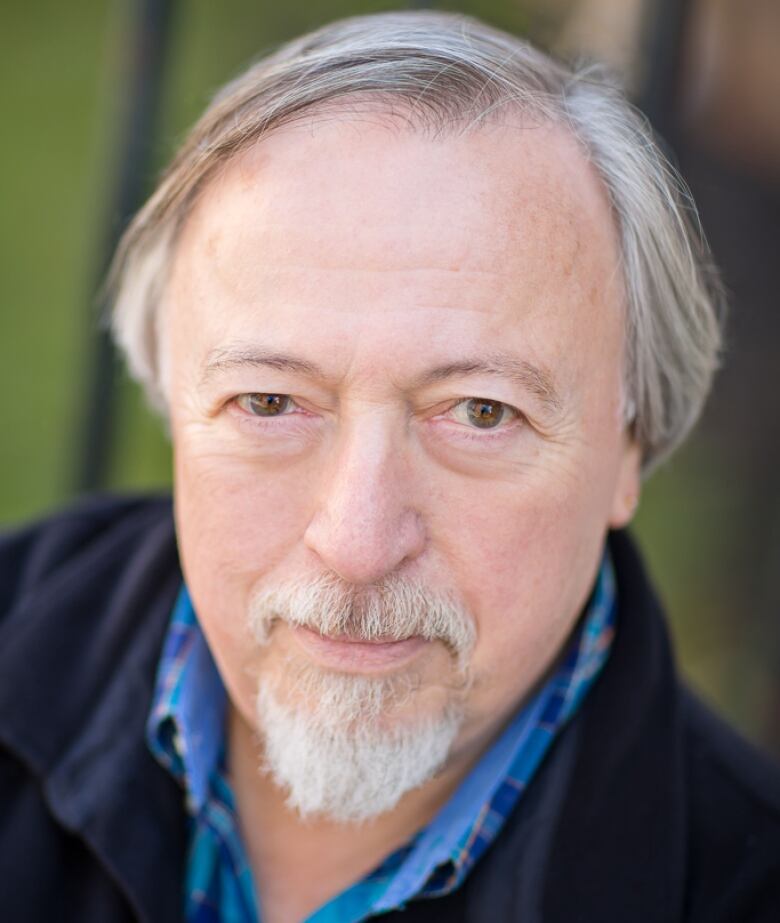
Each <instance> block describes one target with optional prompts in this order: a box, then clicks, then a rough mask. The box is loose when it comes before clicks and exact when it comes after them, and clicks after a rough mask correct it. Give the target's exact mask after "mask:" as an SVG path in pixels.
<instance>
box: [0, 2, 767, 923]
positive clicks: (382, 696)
mask: <svg viewBox="0 0 780 923" xmlns="http://www.w3.org/2000/svg"><path fill="white" fill-rule="evenodd" d="M688 209H689V203H687V201H686V199H685V197H684V196H683V195H682V194H681V193H680V191H679V187H678V185H677V183H676V180H675V179H674V177H673V175H672V174H671V172H670V170H669V168H668V166H667V165H666V164H665V162H664V161H663V158H662V157H661V155H660V154H659V152H658V150H657V148H656V147H655V146H654V144H653V142H652V141H651V139H650V138H649V136H648V134H647V130H646V129H645V127H644V126H643V125H642V123H641V121H640V120H639V119H638V117H637V116H636V115H634V114H633V113H632V112H631V110H630V109H629V107H628V106H627V104H626V103H625V102H624V101H623V99H622V98H621V97H620V95H619V94H618V93H617V92H616V91H615V90H613V89H610V88H609V87H608V86H606V85H604V84H603V83H602V82H601V81H600V80H599V79H598V78H597V77H596V75H594V74H593V73H589V72H585V73H578V74H575V73H571V72H570V71H568V70H567V69H565V68H564V67H563V66H561V65H558V64H556V63H554V62H553V61H551V60H550V59H549V58H547V57H546V56H544V55H542V54H541V53H539V52H537V51H535V50H534V49H532V48H530V47H529V46H527V45H526V44H524V43H522V42H519V41H517V40H516V39H514V38H512V37H510V36H507V35H505V34H502V33H499V32H496V31H494V30H491V29H489V28H487V27H485V26H483V25H481V24H479V23H477V22H474V21H472V20H469V19H464V18H460V17H453V16H448V15H440V14H428V13H426V14H411V13H410V14H392V15H384V16H378V17H364V18H358V19H354V20H348V21H345V22H343V23H337V24H336V25H334V26H331V27H328V28H326V29H323V30H321V31H320V32H318V33H314V34H313V35H310V36H307V37H304V38H302V39H300V40H298V41H296V42H293V43H291V44H290V45H288V46H285V47H284V48H282V49H281V50H280V51H279V52H277V53H276V54H275V55H273V56H272V57H270V58H268V59H266V60H265V61H262V62H260V63H259V64H257V65H256V66H255V67H253V68H252V69H250V70H249V71H247V72H246V73H245V74H244V75H242V76H241V77H239V78H238V79H237V80H236V81H235V82H234V83H233V84H231V85H229V86H228V87H226V88H225V89H224V90H223V91H222V92H221V93H220V94H219V95H218V96H217V98H216V99H215V100H214V102H213V103H212V104H211V106H210V107H209V109H208V110H207V112H206V113H205V115H204V116H203V118H202V119H201V121H200V122H199V123H198V125H197V126H196V127H195V129H194V130H193V132H192V134H191V135H190V137H189V138H188V140H187V141H186V142H185V144H184V147H183V148H182V150H181V151H180V152H179V154H178V155H177V157H176V159H175V160H174V163H173V164H172V166H171V167H170V169H169V171H168V173H167V174H166V176H165V177H164V179H163V180H162V182H161V184H160V186H159V188H158V189H157V191H156V192H155V194H154V195H153V196H152V198H151V199H150V201H149V202H148V203H147V204H146V206H145V207H144V208H143V209H142V211H141V212H140V213H139V215H138V216H137V218H136V219H135V221H134V223H133V224H132V226H131V227H130V229H129V231H128V232H127V234H126V236H125V239H124V241H123V243H122V245H121V248H120V251H119V254H118V257H117V263H116V266H115V271H114V276H113V284H114V288H115V293H116V304H115V313H114V327H115V331H116V335H117V339H118V341H119V343H120V344H121V346H122V348H123V349H124V351H125V354H126V356H127V358H128V361H129V364H130V367H131V369H132V370H133V371H134V373H135V374H136V376H137V377H138V378H139V379H140V380H141V381H142V382H143V383H144V385H145V387H146V389H147V391H148V393H149V395H150V397H151V398H152V399H153V400H154V401H155V402H156V403H157V405H158V406H159V407H160V409H161V410H162V411H163V413H164V415H165V416H166V418H167V419H168V421H169V425H170V430H171V434H172V439H173V447H174V460H175V489H174V504H173V521H175V543H174V526H173V521H172V514H171V510H170V508H169V505H168V503H167V502H165V501H159V500H143V499H141V500H138V499H134V500H116V499H105V498H103V499H99V500H93V501H89V502H87V503H85V504H82V505H81V506H79V507H77V508H76V509H75V510H72V511H69V512H66V513H65V514H63V515H61V516H59V517H56V518H54V519H53V520H50V521H48V522H47V523H44V524H42V525H38V526H35V527H33V528H31V529H29V530H27V531H25V532H24V533H22V534H20V535H17V536H12V537H10V538H9V539H7V540H6V544H5V546H4V549H3V556H2V561H3V564H2V568H3V571H2V572H3V583H2V592H3V600H4V602H3V611H4V613H5V614H4V617H3V621H2V627H1V628H0V631H2V644H0V669H2V677H3V693H2V699H1V700H0V739H1V740H2V742H3V745H4V750H3V751H2V763H1V764H0V766H1V767H2V770H1V771H2V785H3V793H4V794H3V808H2V812H3V814H2V816H3V834H2V850H1V853H0V855H1V856H2V859H1V861H2V874H0V882H1V884H0V893H2V897H3V907H4V919H11V920H54V919H56V920H61V919H62V920H79V921H86V920H100V921H104V920H134V919H140V920H175V919H186V920H189V921H206V920H226V921H228V920H229V921H234V920H236V921H252V920H260V919H262V920H263V921H267V923H291V921H300V920H315V921H319V923H322V921H357V920H363V919H367V918H370V917H373V916H378V915H380V914H382V915H384V916H386V917H387V918H388V919H391V918H396V917H403V918H404V919H407V920H447V921H450V920H469V921H485V920H502V921H503V920H507V921H512V920H517V921H523V923H526V921H534V920H539V921H545V923H548V921H570V920H594V921H595V920H598V921H600V923H603V921H621V923H625V921H628V920H642V921H665V923H666V921H672V920H694V921H705V920H706V921H708V923H712V921H726V920H729V921H732V920H776V919H777V918H778V913H780V874H778V872H779V871H780V793H779V791H780V787H779V786H778V781H777V777H776V775H775V774H774V772H773V770H771V769H770V768H769V767H768V766H767V765H766V764H765V763H764V762H763V760H762V759H761V758H760V757H759V756H757V755H756V754H754V753H753V752H752V750H750V749H749V748H748V747H747V745H745V744H744V743H742V742H740V741H739V740H738V739H737V738H736V737H734V736H733V735H732V734H731V733H730V732H729V731H727V730H725V729H724V728H723V727H722V726H721V725H720V724H719V723H718V722H717V720H716V719H715V718H713V717H712V716H711V715H709V714H708V713H707V712H706V711H705V710H704V709H703V707H702V706H701V705H699V704H697V703H696V702H695V700H694V699H693V698H692V697H691V696H690V695H689V694H688V693H687V692H685V691H684V690H683V688H682V687H681V685H680V683H679V680H678V679H677V678H676V675H675V671H674V666H673V663H672V660H671V656H670V653H669V650H668V641H667V637H666V633H665V629H664V627H663V623H662V619H661V616H660V614H659V611H658V606H657V603H656V602H655V599H654V596H653V593H652V591H651V589H650V588H649V586H648V584H647V582H646V579H645V577H644V576H643V573H642V568H641V565H640V563H639V561H638V558H637V556H636V552H635V551H634V550H633V549H632V546H631V543H630V541H629V539H628V538H627V537H626V536H625V535H624V534H623V533H622V532H621V531H620V530H622V529H623V527H625V526H626V525H627V524H628V522H629V521H630V519H631V516H632V513H633V511H634V509H635V506H636V503H637V499H638V495H639V490H640V479H641V476H642V473H643V472H647V471H648V470H649V469H650V468H651V467H652V466H653V465H654V464H656V463H657V462H658V461H659V460H660V459H661V458H663V457H664V456H666V455H667V454H668V453H669V452H670V451H671V450H672V449H673V448H674V447H675V446H676V445H677V444H678V443H679V442H680V441H681V440H682V439H683V438H684V436H685V434H686V433H687V432H688V430H689V429H690V427H691V425H692V424H693V422H694V420H695V419H696V417H697V415H698V413H699V410H700V408H701V405H702V402H703V400H704V398H705V395H706V392H707V390H708V387H709V384H710V379H711V377H712V373H713V370H714V367H715V365H716V361H717V353H718V347H719V333H718V323H717V318H716V313H717V312H716V308H717V304H716V303H717V288H716V286H715V284H714V283H713V281H712V279H711V276H710V273H709V270H708V269H707V265H706V252H705V250H704V248H703V244H702V242H701V241H700V240H699V239H698V238H697V237H696V236H695V233H694V231H693V230H692V229H691V227H690V224H689V222H688V221H687V220H686V212H687V210H688ZM610 532H611V534H610V535H609V537H608V533H610ZM176 546H178V551H177V547H176Z"/></svg>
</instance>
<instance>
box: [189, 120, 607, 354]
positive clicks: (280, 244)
mask: <svg viewBox="0 0 780 923" xmlns="http://www.w3.org/2000/svg"><path fill="white" fill-rule="evenodd" d="M617 262H618V257H617V242H616V237H615V229H614V225H613V220H612V216H611V213H610V209H609V205H608V202H607V200H606V196H605V193H604V191H603V189H602V187H601V184H600V182H599V181H598V179H597V177H596V175H595V172H594V171H593V170H592V168H591V166H590V165H589V164H588V162H587V160H586V158H585V157H584V156H583V153H582V151H581V150H580V147H579V145H578V144H577V142H576V141H575V140H574V138H573V137H571V136H570V134H569V133H568V132H566V131H565V130H563V129H562V128H560V127H556V126H550V125H538V124H531V125H527V124H526V125H523V124H521V123H519V122H518V123H517V124H505V125H495V126H488V127H485V128H482V129H480V130H476V131H471V132H467V133H461V134H458V135H454V134H453V135H450V136H447V135H443V136H439V137H436V138H431V137H429V136H426V135H424V134H422V133H418V132H414V131H410V130H400V129H399V128H398V127H397V126H394V125H390V124H387V123H386V122H385V123H383V122H381V121H380V120H379V119H378V118H377V119H374V120H372V119H371V118H370V117H364V118H361V119H360V120H354V119H353V120H350V119H348V118H346V117H339V118H336V117H333V118H328V119H322V120H315V121H312V122H309V123H305V124H300V125H296V126H293V127H288V128H284V129H282V130H280V131H278V132H277V133H275V134H273V135H272V136H270V137H268V138H266V139H263V141H262V142H260V143H258V144H257V145H256V146H254V147H253V148H252V149H251V150H249V151H247V152H245V153H243V154H242V155H240V156H239V157H237V158H235V159H234V160H233V161H232V162H230V163H229V164H228V165H227V167H226V169H225V170H224V171H223V173H222V174H221V175H220V176H219V177H217V178H215V179H214V180H213V181H212V182H211V183H210V185H209V186H208V188H207V189H206V190H205V192H204V194H203V195H202V197H201V199H200V201H199V202H198V204H197V206H196V208H195V209H194V211H193V213H192V214H191V216H190V217H189V219H188V221H187V223H186V225H185V228H184V230H183V234H182V237H181V239H180V242H179V246H178V250H177V256H176V260H175V265H174V270H173V274H172V291H173V294H174V297H173V298H172V301H173V303H174V315H176V314H177V313H178V314H179V315H180V320H182V322H183V323H185V320H184V318H182V317H181V315H182V313H186V315H187V320H186V323H185V325H186V326H187V328H188V331H187V334H186V335H187V337H188V338H190V337H192V336H194V337H195V341H197V344H199V345H200V346H201V347H202V348H201V353H202V355H205V353H206V351H207V350H211V349H213V348H214V347H215V346H216V347H219V346H222V345H225V344H226V343H228V342H230V341H232V340H234V339H239V340H240V339H242V338H246V337H249V338H250V339H251V338H252V337H254V336H258V337H262V336H263V335H264V334H265V333H267V332H268V330H269V327H273V326H274V323H275V320H276V319H277V318H279V317H283V319H284V324H283V331H281V332H279V334H278V335H279V336H281V337H282V338H284V337H285V336H286V337H288V338H290V339H293V340H296V341H298V340H300V339H301V338H303V339H304V340H309V341H311V342H312V343H313V344H314V345H315V346H316V344H317V343H318V342H320V343H326V344H327V345H326V348H327V349H328V350H331V349H335V350H336V351H338V347H339V343H338V342H336V340H338V341H342V340H343V339H344V335H345V333H346V332H347V328H346V327H345V318H344V314H345V312H346V313H348V314H349V315H350V319H349V325H348V328H349V330H350V331H353V332H354V331H357V330H361V329H363V328H364V327H365V326H366V325H367V324H368V323H371V324H373V325H374V327H376V325H377V324H380V325H381V326H382V327H383V329H384V333H385V334H386V335H387V336H391V335H392V330H393V328H399V327H400V328H403V327H404V326H408V325H409V323H410V322H411V323H414V324H416V325H419V329H420V331H421V332H422V330H423V328H425V329H426V330H427V331H428V332H427V334H425V335H428V336H429V337H430V341H429V344H428V345H429V346H431V347H434V346H435V345H436V344H435V341H436V340H437V337H438V339H443V340H444V341H445V345H446V341H447V339H448V337H449V336H450V331H451V329H452V328H453V325H460V326H461V327H462V328H463V330H464V331H466V329H468V330H469V331H473V332H477V331H481V332H482V333H487V334H488V335H490V334H491V333H492V334H498V333H500V330H501V328H502V327H503V326H505V325H506V323H507V322H508V321H509V320H510V319H512V318H515V319H516V320H517V321H518V323H519V324H520V326H521V327H522V324H523V323H524V322H528V321H529V320H530V321H533V319H534V318H536V320H537V321H538V322H539V323H541V328H540V329H542V330H544V329H547V330H548V334H549V336H551V337H552V338H553V339H556V338H557V339H558V340H560V341H561V343H562V342H563V339H567V340H571V339H572V335H573V333H572V331H573V328H574V327H582V326H583V325H586V326H588V325H589V326H591V327H592V325H593V323H596V322H598V323H602V324H603V323H604V322H609V315H610V314H611V315H612V316H613V317H614V316H616V315H620V302H621V296H620V286H619V284H617V274H616V266H617ZM176 305H178V306H179V307H178V308H177V307H176ZM311 311H316V313H317V317H318V319H319V323H318V328H317V329H316V330H313V329H312V324H311V316H309V312H311ZM426 312H427V313H426ZM412 315H413V316H412ZM445 315H446V316H445ZM195 317H197V321H198V323H197V324H193V318H195ZM331 318H332V319H333V320H334V324H335V325H334V326H333V328H332V329H330V328H329V326H328V322H329V319H331ZM174 324H176V318H175V317H174ZM537 326H538V325H537ZM613 326H614V325H613ZM532 327H533V324H531V326H530V327H529V326H528V324H527V323H526V329H527V330H528V337H527V339H528V341H529V344H530V347H531V348H532V349H533V348H534V344H533V342H531V341H532V340H533V339H534V338H535V337H536V336H537V335H538V333H539V331H538V330H534V329H532ZM174 333H175V326H174ZM574 333H575V334H576V331H574ZM564 334H565V335H564ZM274 335H276V334H274ZM562 338H563V339H562ZM200 341H202V342H200ZM197 344H196V345H197ZM274 345H276V344H274ZM283 345H285V346H286V345H288V344H287V343H285V344H283ZM440 358H442V359H445V360H446V358H447V357H446V356H442V357H440Z"/></svg>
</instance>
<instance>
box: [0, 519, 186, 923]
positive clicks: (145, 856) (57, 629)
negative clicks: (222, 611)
mask: <svg viewBox="0 0 780 923" xmlns="http://www.w3.org/2000/svg"><path fill="white" fill-rule="evenodd" d="M123 512H124V511H123ZM62 528H65V527H64V526H63V527H62ZM49 540H50V541H51V540H52V538H51V536H50V537H49ZM70 550H71V554H70V556H69V557H68V559H67V560H66V561H65V562H64V563H62V564H60V565H59V566H57V567H54V568H53V569H49V571H48V573H47V575H46V576H45V577H42V579H41V581H40V582H36V584H35V585H33V586H32V587H31V588H28V589H27V590H25V591H24V592H23V594H22V596H21V598H19V599H18V601H17V603H16V605H15V606H14V607H13V609H12V610H11V612H10V613H9V615H8V616H7V617H6V618H5V619H4V621H3V624H2V628H0V675H2V676H3V679H4V682H3V684H2V687H1V688H0V739H1V740H2V741H3V742H4V743H5V744H6V745H7V746H8V747H9V748H10V749H11V750H12V751H14V752H15V753H16V754H17V755H18V757H19V758H20V759H21V760H22V761H23V762H24V763H25V764H26V765H27V766H28V768H29V769H30V771H31V772H32V773H34V774H35V775H36V776H37V777H38V778H39V779H40V780H41V783H42V785H43V789H44V794H45V797H46V800H47V803H48V805H49V808H50V810H51V811H52V813H53V814H54V816H55V817H56V818H57V819H58V820H59V822H60V823H61V824H62V825H63V826H64V827H65V828H66V829H67V830H70V831H73V832H75V833H78V834H80V835H81V836H82V837H83V839H84V840H85V841H86V842H87V844H88V845H89V846H90V848H91V849H92V850H93V852H94V854H95V855H96V857H97V858H98V860H99V861H100V862H101V863H102V864H103V865H104V866H105V867H106V868H107V870H108V872H109V875H110V876H111V877H112V878H113V879H114V880H115V881H116V883H117V884H118V886H119V887H120V889H121V890H122V891H123V892H124V894H125V896H126V897H127V899H128V900H129V902H130V903H131V905H132V906H133V907H134V909H135V911H136V913H137V915H138V917H139V919H141V920H152V919H155V920H160V919H177V918H179V917H180V916H181V886H180V882H181V880H182V869H183V856H184V849H185V843H186V831H185V821H184V814H183V812H182V810H181V792H180V791H178V790H177V788H176V785H175V783H174V782H173V780H172V779H171V778H170V776H169V775H168V774H167V773H166V772H165V771H164V770H163V769H162V767H160V766H159V765H158V764H157V763H156V762H155V761H154V759H153V758H152V756H151V754H150V753H149V751H148V749H147V746H146V741H145V737H144V722H145V719H146V715H147V712H148V709H149V705H150V703H151V696H152V683H153V679H154V673H155V668H156V665H157V660H158V657H159V651H160V646H161V643H162V638H163V635H164V632H165V629H166V626H167V624H168V618H169V616H170V611H171V607H172V605H173V602H174V599H175V597H176V593H177V591H178V588H179V586H180V584H181V576H180V572H179V566H178V561H177V556H176V547H175V540H174V533H173V524H172V520H171V514H170V505H169V504H168V503H164V504H160V503H155V504H144V505H141V506H139V507H137V508H134V509H133V510H132V513H131V514H126V515H120V514H119V513H117V514H116V519H115V521H114V522H113V524H112V525H111V526H110V527H109V528H107V529H106V530H104V531H103V532H102V533H101V534H100V536H99V538H95V539H94V540H87V541H84V540H83V537H82V544H81V546H80V547H77V548H76V549H70ZM141 622H142V623H144V625H143V627H142V628H141V629H139V623H141ZM139 702H140V703H143V704H140V705H139ZM161 869H167V870H169V871H168V873H166V874H161ZM166 881H170V882H172V883H173V884H172V886H171V887H169V888H167V889H166V888H162V889H161V888H160V886H159V883H160V882H166Z"/></svg>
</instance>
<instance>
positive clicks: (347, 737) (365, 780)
mask: <svg viewBox="0 0 780 923" xmlns="http://www.w3.org/2000/svg"><path fill="white" fill-rule="evenodd" d="M288 678H289V677H288ZM295 691H296V694H295V696H294V697H293V698H292V700H291V698H290V697H289V696H286V695H283V694H281V691H280V690H278V689H277V688H275V684H274V683H272V682H270V681H268V680H261V681H260V684H259V689H258V695H257V702H256V712H257V725H258V728H259V730H260V732H261V738H262V744H263V747H262V752H263V764H262V768H263V770H264V771H266V772H268V773H269V774H270V776H271V777H272V778H273V780H274V782H275V783H276V784H277V785H278V786H279V787H280V788H282V789H283V790H284V791H286V793H287V804H288V806H290V807H291V808H293V809H294V810H296V811H297V812H298V813H299V815H300V816H301V817H304V818H308V817H312V816H318V815H319V816H322V817H327V818H329V819H331V820H335V821H338V822H341V823H359V822H361V821H367V820H370V819H371V818H373V817H376V816H377V815H379V814H382V813H384V812H386V811H390V810H392V809H393V808H394V807H395V806H396V805H397V804H398V802H399V801H400V799H401V798H402V797H403V796H404V795H405V794H406V793H407V792H410V791H412V790H413V789H416V788H418V787H419V786H421V785H423V784H424V783H426V782H428V781H429V780H430V779H432V778H433V777H434V776H435V775H436V773H437V772H438V771H439V770H440V769H441V768H442V766H443V765H444V763H445V761H446V759H447V757H448V755H449V753H450V750H451V747H452V744H453V742H454V740H455V738H456V736H457V734H458V731H459V729H460V726H461V723H462V709H461V707H460V705H456V704H453V703H450V704H449V705H447V706H444V707H443V708H441V709H440V710H439V713H438V714H436V715H433V716H428V717H426V718H425V719H417V720H415V719H414V718H413V717H412V718H406V720H404V719H403V718H397V719H394V718H392V717H391V715H392V712H393V711H394V710H395V708H396V706H398V705H399V704H403V703H404V701H405V700H407V699H409V698H411V697H412V696H413V695H414V692H415V690H414V684H413V683H412V682H411V681H409V679H408V678H407V679H406V680H404V679H403V678H385V679H373V678H369V677H364V676H351V675H345V674H334V673H321V672H320V671H318V670H315V669H309V670H307V671H305V672H304V674H303V675H302V676H300V677H298V681H297V682H296V684H295ZM292 702H295V703H296V704H295V705H293V704H292Z"/></svg>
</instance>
